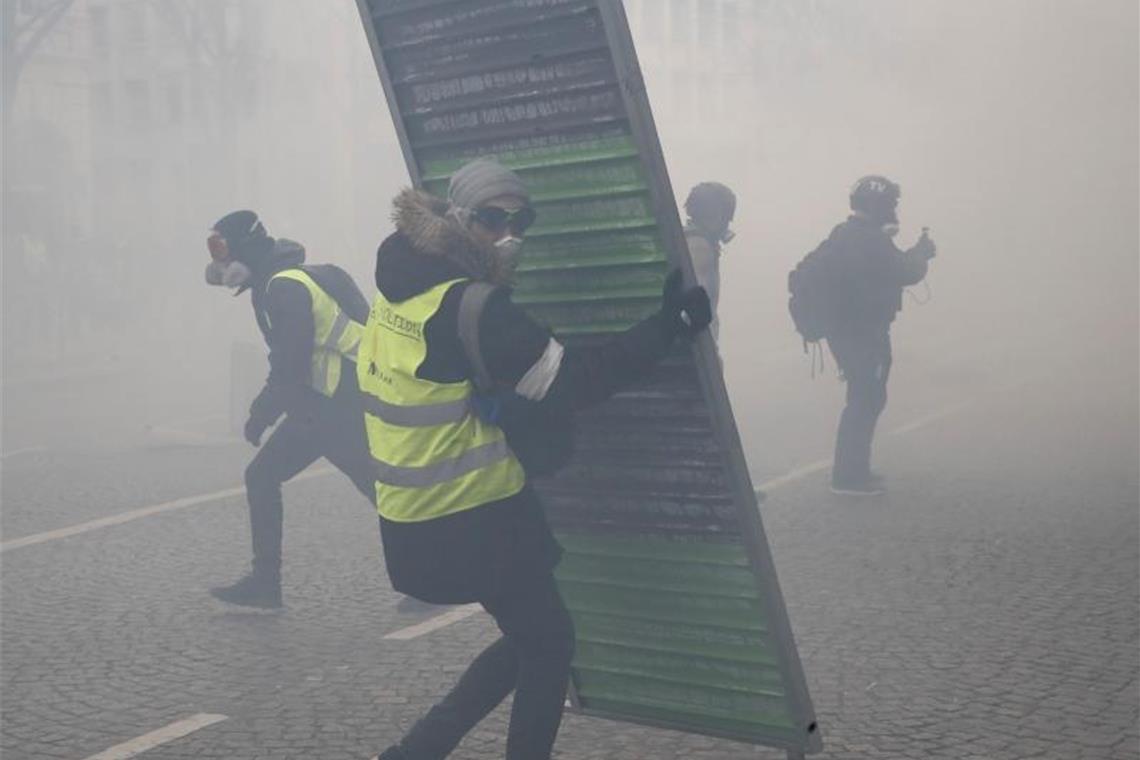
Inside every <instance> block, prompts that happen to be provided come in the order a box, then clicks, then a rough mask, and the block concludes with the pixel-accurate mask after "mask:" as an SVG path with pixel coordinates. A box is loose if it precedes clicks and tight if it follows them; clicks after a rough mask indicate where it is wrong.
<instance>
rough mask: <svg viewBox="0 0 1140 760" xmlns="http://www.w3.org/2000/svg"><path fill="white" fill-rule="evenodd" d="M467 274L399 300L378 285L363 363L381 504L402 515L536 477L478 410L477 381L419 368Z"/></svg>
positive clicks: (487, 496) (434, 511)
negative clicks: (433, 324)
mask: <svg viewBox="0 0 1140 760" xmlns="http://www.w3.org/2000/svg"><path fill="white" fill-rule="evenodd" d="M457 282H462V280H451V281H449V282H444V283H440V284H439V285H437V286H435V287H434V288H432V289H430V290H428V291H426V292H424V293H421V294H420V295H418V296H415V297H414V298H410V299H408V300H407V301H401V302H399V303H391V302H389V301H388V300H387V299H386V298H385V297H384V295H383V294H378V295H377V296H376V300H375V301H374V302H373V304H372V309H371V312H370V313H369V316H368V325H367V326H366V327H365V329H364V338H363V340H361V342H360V349H359V353H358V357H357V367H356V371H357V378H358V379H359V381H360V390H361V392H362V393H363V394H364V407H365V412H366V414H365V417H364V419H365V429H366V430H367V432H368V448H369V451H370V452H371V454H372V458H373V461H374V464H375V475H376V508H377V511H378V512H379V513H380V514H381V515H382V516H383V517H385V518H387V519H389V520H393V521H396V522H422V521H424V520H432V519H436V518H439V517H444V516H446V515H450V514H454V513H456V512H462V511H464V510H468V509H474V508H475V507H479V506H482V505H484V504H487V503H490V502H493V501H498V500H499V499H504V498H506V497H508V496H511V495H513V494H516V493H518V492H519V491H520V490H522V487H523V485H524V484H525V482H526V478H525V475H524V474H523V470H522V465H520V464H519V462H518V459H516V458H515V455H514V453H513V452H511V449H510V447H509V446H508V445H507V441H506V437H505V436H504V435H503V431H502V430H501V429H499V428H498V427H496V426H494V425H491V424H488V423H486V422H484V421H483V420H481V419H480V418H479V417H478V415H476V414H475V413H474V411H473V409H472V407H471V395H472V393H473V392H474V386H473V385H472V384H471V382H469V381H467V380H462V381H459V382H454V383H438V382H433V381H430V380H424V379H422V378H420V377H417V376H416V371H417V370H418V369H419V367H420V365H421V364H423V362H424V359H425V358H426V357H427V349H428V344H427V339H426V337H425V335H424V326H425V325H426V323H427V321H428V320H429V319H431V317H432V316H434V315H435V313H436V312H437V311H439V308H440V305H441V304H442V303H443V297H444V295H445V294H446V293H447V291H448V289H449V288H451V286H452V285H454V284H456V283H457Z"/></svg>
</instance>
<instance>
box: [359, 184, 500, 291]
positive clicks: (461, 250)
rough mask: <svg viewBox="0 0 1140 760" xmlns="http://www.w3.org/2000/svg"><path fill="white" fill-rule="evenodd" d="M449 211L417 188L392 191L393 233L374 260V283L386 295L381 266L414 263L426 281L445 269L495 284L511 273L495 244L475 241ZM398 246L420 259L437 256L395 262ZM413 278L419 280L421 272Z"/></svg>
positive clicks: (439, 200) (444, 272) (455, 273)
mask: <svg viewBox="0 0 1140 760" xmlns="http://www.w3.org/2000/svg"><path fill="white" fill-rule="evenodd" d="M448 210H449V206H448V204H447V201H445V200H442V199H440V198H436V197H435V196H433V195H430V194H428V193H425V192H422V191H420V190H413V189H411V188H409V189H406V190H403V191H401V192H400V194H399V195H397V196H396V199H395V200H394V201H393V203H392V222H393V223H394V224H395V226H396V233H395V234H394V235H392V236H391V237H389V238H388V239H387V240H385V241H384V243H382V244H381V246H380V250H379V251H378V252H377V260H376V285H377V287H379V288H380V289H381V290H383V291H385V296H388V295H389V294H388V293H387V288H385V286H384V285H382V284H381V282H382V281H383V280H387V279H388V277H387V275H388V274H390V272H387V271H385V269H386V267H394V268H401V269H407V267H408V265H413V268H414V269H419V270H422V274H423V275H424V276H426V280H428V281H430V280H434V279H435V276H436V275H438V276H442V275H444V274H450V275H451V276H452V277H470V278H472V279H475V280H486V281H488V282H493V283H495V284H502V283H504V282H505V281H506V280H507V278H508V274H509V273H508V272H506V271H504V269H503V267H502V265H501V264H500V262H499V257H498V256H496V255H495V248H494V246H492V245H487V244H486V243H482V242H480V241H478V240H476V239H475V238H474V237H473V236H472V235H471V233H470V232H468V231H467V229H466V228H465V227H463V226H462V224H461V223H460V222H459V221H458V220H457V219H456V218H455V217H454V216H452V215H450V214H449V213H448ZM401 248H408V249H409V251H408V252H410V253H412V254H415V255H416V256H418V257H419V258H422V259H435V260H436V261H426V260H425V261H420V262H398V261H397V259H401V258H403V257H402V256H398V255H396V254H397V249H401ZM408 252H406V253H408ZM445 262H446V265H445ZM401 263H402V264H403V266H400V264H401ZM412 279H413V280H417V281H418V280H422V279H424V277H413V278H412ZM390 284H391V283H389V285H390ZM434 284H436V283H435V282H432V283H431V284H429V285H428V286H427V287H431V286H432V285H434ZM425 289H426V288H425ZM413 295H414V293H413ZM397 300H403V299H397Z"/></svg>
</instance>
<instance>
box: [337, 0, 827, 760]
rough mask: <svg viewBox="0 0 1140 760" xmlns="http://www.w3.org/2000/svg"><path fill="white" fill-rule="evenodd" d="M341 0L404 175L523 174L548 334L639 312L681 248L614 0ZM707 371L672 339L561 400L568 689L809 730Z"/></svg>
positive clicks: (773, 737)
mask: <svg viewBox="0 0 1140 760" xmlns="http://www.w3.org/2000/svg"><path fill="white" fill-rule="evenodd" d="M358 2H359V4H360V7H361V11H362V18H363V19H364V22H365V26H366V29H367V30H368V34H369V41H370V44H371V45H372V47H373V53H374V55H375V57H376V60H377V65H378V70H379V71H380V74H381V81H382V82H383V84H384V88H385V93H386V94H387V96H388V99H389V105H390V106H391V108H392V111H393V117H394V120H395V122H396V124H397V128H398V130H399V132H400V139H401V145H402V147H403V149H404V153H405V158H406V159H407V161H408V165H409V168H410V170H411V172H412V175H413V180H414V181H415V182H416V184H417V186H419V187H422V188H425V189H426V190H428V191H429V192H432V193H435V194H436V195H440V196H443V195H445V193H446V188H447V183H448V180H449V178H450V176H451V174H452V173H453V172H454V171H455V170H456V169H458V168H459V167H461V166H462V165H463V164H465V163H467V162H468V161H469V160H471V159H472V158H475V157H478V156H494V157H495V158H497V159H498V160H499V161H501V162H502V163H503V164H505V165H506V166H508V167H510V168H512V169H514V170H516V171H518V172H519V173H520V175H521V176H522V177H523V179H524V180H525V181H526V183H527V185H528V188H529V190H530V193H531V196H532V203H533V205H534V207H535V209H536V211H537V212H538V216H537V220H536V223H535V225H534V227H533V228H532V229H531V230H530V231H529V233H528V235H527V240H526V244H525V245H524V249H523V257H522V260H521V263H520V266H519V268H518V271H517V276H516V282H515V293H514V299H515V301H516V302H517V303H519V304H521V305H523V306H524V308H526V309H527V310H528V312H529V313H530V314H531V316H532V317H534V318H535V319H536V320H538V321H539V322H541V323H544V324H546V325H548V326H549V327H551V328H552V329H553V330H554V332H555V333H556V334H557V335H558V337H559V338H560V339H561V340H562V341H563V342H564V343H566V344H567V345H568V346H570V347H574V346H576V345H587V344H591V343H594V342H596V341H598V340H601V339H604V338H605V337H606V335H607V334H608V333H613V332H617V331H620V330H625V329H628V328H629V327H630V326H632V325H634V324H636V323H637V322H639V321H641V320H642V319H644V318H646V317H648V316H650V315H651V314H654V313H655V312H656V311H657V310H658V309H659V308H660V300H661V290H662V286H663V284H664V280H665V276H666V274H667V272H668V270H669V268H670V267H671V266H675V265H677V264H678V263H680V264H681V265H682V267H683V268H689V265H688V262H687V253H686V251H685V248H684V246H685V244H684V239H683V236H682V234H681V229H680V225H679V222H678V220H677V219H676V213H675V209H676V203H675V200H674V199H673V197H672V194H671V189H670V188H669V186H668V181H667V177H666V175H665V170H664V164H663V161H662V159H661V156H660V150H659V146H658V143H657V138H656V135H655V133H654V131H653V126H652V119H651V116H650V114H649V110H648V102H647V99H646V97H645V93H644V83H643V82H642V80H641V77H640V73H639V72H638V70H637V65H636V59H635V56H634V53H633V50H632V43H631V41H630V37H629V32H628V28H627V26H626V24H625V19H624V15H623V13H622V9H621V4H620V2H618V0H446V1H444V0H358ZM374 12H375V13H376V14H378V15H375V16H374ZM392 71H394V72H396V74H395V76H396V79H395V81H393V79H392V78H391V77H390V76H389V72H392ZM668 262H672V263H671V264H670V263H668ZM689 275H690V276H691V271H689ZM719 371H720V365H719V361H718V360H717V358H716V355H715V350H712V348H711V342H710V341H708V340H707V339H702V341H701V342H700V343H699V344H698V345H696V346H695V347H689V346H685V345H679V346H677V347H676V348H675V350H674V353H673V355H672V356H671V357H670V358H669V360H668V361H666V362H665V363H664V364H663V365H662V366H661V367H660V368H659V369H658V370H657V371H656V372H655V373H654V374H653V376H652V377H650V378H647V379H646V380H645V381H644V382H643V383H642V384H640V385H638V386H637V387H633V388H629V389H626V390H624V391H622V392H621V393H619V394H617V395H616V396H614V398H612V399H610V400H609V401H607V402H605V403H604V404H602V405H601V406H599V407H598V408H596V409H592V410H590V411H588V412H586V413H584V414H581V415H579V418H578V428H577V441H578V449H577V454H576V456H575V458H574V460H573V461H572V462H571V463H570V464H569V465H568V466H567V467H566V468H565V469H564V470H563V471H562V472H560V473H559V474H558V475H557V476H556V477H554V478H553V479H551V480H549V481H546V482H540V483H538V484H537V488H538V490H539V491H540V493H541V496H542V499H543V502H544V506H545V509H546V512H547V516H548V518H549V520H550V522H551V523H552V525H553V526H554V528H555V530H556V532H557V535H558V538H559V541H560V542H561V543H562V545H563V547H564V549H565V555H564V557H563V560H562V563H561V565H560V566H559V567H558V569H557V578H558V581H559V586H560V589H561V592H562V595H563V598H564V599H565V601H566V605H567V608H568V609H569V610H570V614H571V616H572V618H573V619H574V622H575V628H576V632H577V638H578V642H579V645H578V650H577V654H576V657H575V660H574V666H573V667H574V671H573V696H574V698H575V704H576V706H577V707H579V708H580V709H582V710H584V711H585V712H587V713H589V714H593V715H603V716H606V717H610V718H619V719H624V720H634V721H638V722H643V723H649V724H654V725H664V726H668V727H671V728H676V729H681V730H687V731H697V732H703V733H710V734H717V735H721V736H728V737H732V738H735V739H740V740H744V741H751V742H757V743H763V744H772V745H775V746H780V747H785V748H787V749H789V751H790V752H800V751H814V750H817V749H818V748H819V746H820V741H819V735H818V731H817V729H816V725H815V719H814V716H813V714H812V708H811V702H810V699H809V697H808V695H807V689H806V685H805V684H804V679H803V673H802V670H801V668H800V664H799V660H798V657H797V654H796V651H795V645H794V641H793V640H792V637H791V632H790V627H789V625H788V621H787V616H786V612H785V611H784V607H783V600H782V597H781V595H780V590H779V586H778V584H777V583H776V580H775V576H774V573H773V570H772V566H771V560H770V556H769V554H768V549H767V544H766V541H765V539H764V537H763V529H762V526H761V524H760V520H759V516H758V512H757V509H756V504H755V500H754V498H753V494H752V490H751V485H750V483H749V478H748V473H747V467H746V466H745V464H744V460H743V456H742V454H741V452H740V444H739V439H738V437H737V435H736V431H735V425H734V423H733V421H732V414H731V409H730V408H729V407H728V402H727V396H726V394H725V392H724V389H723V381H722V380H721V378H720V374H719Z"/></svg>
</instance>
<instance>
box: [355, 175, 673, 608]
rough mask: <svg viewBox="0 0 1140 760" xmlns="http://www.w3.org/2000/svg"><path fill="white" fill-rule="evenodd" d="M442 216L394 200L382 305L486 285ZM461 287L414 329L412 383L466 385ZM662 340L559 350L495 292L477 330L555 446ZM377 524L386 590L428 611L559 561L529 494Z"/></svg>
mask: <svg viewBox="0 0 1140 760" xmlns="http://www.w3.org/2000/svg"><path fill="white" fill-rule="evenodd" d="M445 212H446V205H445V204H443V203H442V202H441V201H439V200H437V199H435V198H433V197H431V196H429V195H426V194H423V193H419V192H415V191H410V190H409V191H405V192H404V193H402V194H401V195H400V196H399V197H398V198H397V200H396V207H395V213H394V221H395V224H396V232H395V233H394V234H392V235H391V236H389V237H388V238H387V239H386V240H385V241H384V242H383V243H382V244H381V245H380V249H379V251H378V252H377V256H376V286H377V288H379V289H380V292H381V293H383V294H384V297H385V298H387V299H388V300H389V301H393V302H397V303H398V302H400V301H405V300H407V299H409V298H412V297H413V296H416V295H419V294H421V293H423V292H424V291H426V290H428V289H430V288H432V287H434V286H435V285H438V284H439V283H441V282H445V281H447V280H451V279H456V278H463V277H466V278H473V279H488V278H493V277H494V275H495V272H494V264H493V260H492V258H491V257H493V253H492V252H491V251H489V250H487V249H481V248H480V246H479V245H478V244H476V243H475V242H474V241H473V240H472V239H471V238H470V237H469V236H467V235H466V234H465V233H464V232H463V230H462V229H460V228H459V227H458V226H457V225H454V224H453V223H451V222H450V221H449V220H447V219H445V218H444V216H443V214H444V213H445ZM466 287H467V283H466V282H460V283H457V284H455V285H453V286H452V287H451V288H450V289H449V290H448V291H447V293H446V294H445V296H444V298H443V301H442V303H441V305H440V309H439V311H437V312H436V314H435V315H434V316H433V317H432V318H431V319H429V320H428V322H427V324H426V325H425V326H424V336H425V338H426V340H427V344H428V353H427V356H426V357H425V359H424V362H423V364H421V365H420V367H419V369H418V370H417V373H416V374H417V376H418V377H421V378H423V379H425V380H432V381H436V382H458V381H461V380H464V379H472V378H473V377H474V373H473V371H472V369H471V366H470V363H469V362H468V360H467V357H466V356H465V354H464V351H463V347H462V344H461V343H460V339H459V333H458V313H459V301H460V298H461V297H462V294H463V291H464V289H465V288H466ZM673 337H674V335H673V331H672V330H671V329H670V328H669V327H668V326H667V324H666V323H665V321H664V320H663V319H661V318H660V317H658V316H653V317H650V318H649V319H647V320H645V321H644V322H642V323H640V324H638V325H636V326H635V327H633V328H631V329H630V330H629V331H627V332H626V333H623V334H621V335H619V336H617V337H615V338H614V339H613V340H611V341H610V342H608V343H605V344H602V345H598V346H592V347H590V348H578V349H575V348H571V347H564V346H562V345H561V344H560V343H559V342H558V341H557V340H556V339H554V337H553V336H552V335H551V332H550V330H548V329H547V328H545V327H543V326H542V325H539V324H537V323H536V322H535V321H534V320H532V319H531V318H530V317H529V316H528V315H527V314H526V312H524V311H523V310H522V309H521V308H520V307H518V306H517V305H516V304H515V303H514V302H513V301H512V300H511V291H510V289H509V288H508V287H503V286H500V287H498V288H497V289H496V291H495V292H494V293H493V294H492V296H491V297H490V299H489V300H488V302H487V304H486V307H485V308H484V311H483V314H482V317H481V319H480V324H479V340H480V349H481V352H482V355H483V356H482V358H483V362H484V364H485V365H486V367H487V370H488V372H489V373H490V375H491V376H492V378H493V380H494V382H495V383H496V385H497V386H498V387H501V388H502V389H505V390H511V391H514V392H516V393H517V394H518V395H520V396H523V397H525V398H527V399H529V401H530V404H531V406H530V408H529V413H531V414H535V415H539V416H540V417H542V418H544V419H546V420H548V421H549V424H550V429H551V434H552V435H562V434H563V432H564V431H563V430H562V425H564V424H565V422H566V420H567V419H568V417H569V415H570V414H571V413H572V412H573V411H574V410H576V409H580V408H582V407H585V406H587V405H589V404H593V403H597V402H600V401H602V400H604V399H606V398H608V397H609V396H610V395H611V394H612V393H614V392H615V391H616V390H618V389H619V388H620V387H621V386H622V385H624V384H627V383H629V382H630V381H632V380H634V379H636V378H637V377H639V376H640V375H642V374H643V373H644V372H645V371H647V370H648V369H649V368H650V367H651V366H652V365H653V364H654V363H656V362H657V361H658V360H659V359H661V358H662V357H663V356H664V355H665V354H666V352H667V351H668V349H669V346H670V344H671V342H672V340H673ZM507 432H508V440H510V431H509V430H508V431H507ZM380 522H381V534H382V536H383V540H384V553H385V561H386V563H387V566H388V574H389V577H390V578H391V580H392V585H393V586H394V587H395V588H396V589H397V590H398V591H402V592H404V593H407V594H411V595H413V596H416V597H419V598H421V599H425V600H427V601H433V602H440V603H461V602H471V601H477V600H486V599H491V598H494V597H496V596H497V595H499V594H502V593H504V592H505V591H508V590H509V589H510V588H511V587H512V586H513V585H515V584H518V583H519V582H521V581H525V579H526V578H528V577H530V576H533V575H536V574H540V573H545V572H549V571H550V569H552V568H553V567H554V566H555V565H556V564H557V563H558V559H559V557H560V555H561V549H560V548H559V547H558V545H557V542H556V541H555V540H554V537H553V535H552V534H551V532H550V529H549V527H548V526H547V523H546V519H545V517H544V516H543V513H542V509H541V506H540V504H539V502H538V498H537V495H536V494H535V492H534V490H533V489H532V488H531V486H530V485H529V483H528V485H527V486H526V487H524V488H523V490H522V491H521V492H520V493H518V494H516V495H515V496H512V497H509V498H506V499H502V500H500V501H496V502H492V503H489V504H485V505H483V506H481V507H476V508H475V509H470V510H466V511H464V512H460V513H458V514H454V515H449V516H447V517H442V518H438V519H434V520H428V521H424V522H419V523H396V522H391V521H388V520H385V519H383V518H381V521H380Z"/></svg>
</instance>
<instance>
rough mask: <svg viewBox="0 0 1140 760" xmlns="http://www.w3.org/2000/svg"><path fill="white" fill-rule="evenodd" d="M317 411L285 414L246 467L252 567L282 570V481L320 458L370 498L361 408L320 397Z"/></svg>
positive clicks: (369, 468) (270, 571)
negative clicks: (303, 413)
mask: <svg viewBox="0 0 1140 760" xmlns="http://www.w3.org/2000/svg"><path fill="white" fill-rule="evenodd" d="M320 401H321V404H320V405H319V406H318V407H317V411H316V412H314V413H312V414H305V415H287V416H286V417H285V419H284V420H283V421H282V422H281V423H280V424H279V425H278V426H277V427H276V429H274V431H273V433H272V435H270V436H269V439H268V440H266V441H265V443H264V444H262V446H261V449H260V450H259V451H258V452H257V456H255V457H254V458H253V461H252V462H250V463H249V466H248V467H246V469H245V487H246V495H247V498H248V500H249V529H250V536H251V538H252V539H253V569H254V572H255V573H258V574H265V575H268V576H274V575H279V574H280V572H281V524H282V520H283V513H282V507H281V485H282V484H283V483H285V482H286V481H288V480H290V479H291V478H292V477H293V476H294V475H297V474H298V473H299V472H301V471H302V470H304V469H305V468H306V467H308V466H309V465H310V464H312V463H313V462H315V461H317V460H318V459H320V458H321V457H324V458H326V459H328V460H329V461H330V462H332V464H333V466H335V467H336V468H337V469H338V470H340V471H341V472H343V473H344V474H345V475H347V476H348V477H349V479H350V480H352V482H353V484H355V485H356V487H357V488H358V489H359V490H360V492H361V493H362V494H364V495H365V497H366V498H367V499H368V501H369V503H374V502H375V499H376V492H375V490H374V485H373V477H372V476H373V468H372V462H371V457H370V456H369V453H368V440H367V437H366V435H365V432H364V412H363V410H362V409H361V408H360V407H359V406H358V405H355V404H351V403H341V402H340V401H339V400H337V401H333V400H326V399H321V400H320Z"/></svg>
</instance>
